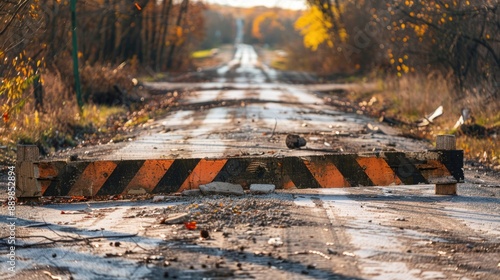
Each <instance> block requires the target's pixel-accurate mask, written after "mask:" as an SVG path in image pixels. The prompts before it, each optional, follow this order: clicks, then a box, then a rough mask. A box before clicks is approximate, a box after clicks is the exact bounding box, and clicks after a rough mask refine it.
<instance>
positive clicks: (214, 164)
mask: <svg viewBox="0 0 500 280" xmlns="http://www.w3.org/2000/svg"><path fill="white" fill-rule="evenodd" d="M226 162H227V159H201V160H200V162H198V164H197V165H196V167H195V168H194V169H193V171H192V172H191V174H189V176H188V177H187V178H186V180H185V181H184V183H183V184H182V186H181V187H180V188H179V191H183V190H187V189H197V188H198V187H199V186H200V185H203V184H208V183H210V182H212V181H213V180H214V179H215V177H216V176H217V174H219V172H220V171H221V169H222V168H223V167H224V165H225V164H226Z"/></svg>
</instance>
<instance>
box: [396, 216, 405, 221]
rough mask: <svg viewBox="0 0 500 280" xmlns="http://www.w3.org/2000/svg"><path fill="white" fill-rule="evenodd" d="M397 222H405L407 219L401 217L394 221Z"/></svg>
mask: <svg viewBox="0 0 500 280" xmlns="http://www.w3.org/2000/svg"><path fill="white" fill-rule="evenodd" d="M394 220H395V221H400V222H405V221H406V218H405V217H399V218H396V219H394Z"/></svg>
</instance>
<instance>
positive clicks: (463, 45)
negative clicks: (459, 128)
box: [0, 0, 500, 164]
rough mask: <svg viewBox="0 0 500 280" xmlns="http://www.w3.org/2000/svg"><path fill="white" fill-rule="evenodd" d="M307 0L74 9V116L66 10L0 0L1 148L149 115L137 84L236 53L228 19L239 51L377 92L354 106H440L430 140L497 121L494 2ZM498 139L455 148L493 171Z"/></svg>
mask: <svg viewBox="0 0 500 280" xmlns="http://www.w3.org/2000/svg"><path fill="white" fill-rule="evenodd" d="M305 1H306V0H305ZM307 3H308V9H307V10H305V11H292V10H284V9H280V8H265V7H255V8H235V7H226V6H216V5H208V4H206V3H203V1H192V0H191V1H189V0H137V1H131V0H79V1H76V23H77V26H78V28H77V30H76V32H77V36H78V51H79V52H78V59H79V63H80V75H81V81H82V95H83V99H84V102H85V106H83V108H79V107H78V105H77V103H76V99H75V88H74V75H73V70H72V67H73V64H72V60H71V51H72V44H71V43H72V41H71V31H72V30H71V1H69V0H44V1H40V0H0V20H1V21H0V81H1V83H0V104H1V105H0V111H1V114H2V121H1V122H0V143H1V145H4V146H12V145H15V143H18V142H30V143H38V144H40V145H41V146H44V147H46V149H47V150H48V151H55V150H57V149H60V148H64V147H69V146H75V145H80V144H81V143H82V141H85V140H84V139H86V137H87V138H88V135H94V136H95V138H98V137H99V135H100V133H106V132H108V131H110V130H117V129H118V128H119V127H123V126H124V123H126V122H129V123H130V119H131V118H135V117H136V116H137V115H138V113H137V112H136V113H135V115H133V114H134V113H133V112H134V111H137V110H139V109H140V110H142V109H144V107H143V106H142V107H141V106H139V105H138V106H135V105H134V104H135V103H137V102H135V101H137V100H135V99H134V98H136V99H137V98H138V100H140V96H139V95H137V96H134V94H133V93H134V92H135V91H136V90H137V80H134V78H136V77H145V79H149V78H151V77H154V78H155V79H157V78H159V77H160V78H164V79H168V78H169V77H172V76H174V75H176V74H177V73H182V72H185V71H195V70H196V68H197V60H198V58H197V57H196V56H195V55H194V54H195V53H196V51H200V50H210V49H212V48H219V47H221V46H224V45H231V44H233V41H234V36H235V29H236V26H235V22H236V19H237V18H242V19H243V20H244V23H245V38H244V41H245V43H248V44H253V45H256V46H259V49H260V50H264V51H268V52H271V53H273V52H272V51H276V50H279V51H280V53H282V54H283V53H284V54H286V55H277V56H275V57H274V58H273V59H272V60H271V61H270V64H271V65H272V66H273V67H275V68H278V69H280V70H284V71H286V70H294V71H307V72H312V73H315V74H317V75H318V77H319V79H320V81H323V82H339V81H340V82H360V83H363V82H367V81H371V82H375V83H378V84H379V87H378V89H377V91H376V92H370V93H350V95H349V96H348V98H350V99H351V101H352V102H356V103H362V102H366V101H367V100H371V99H372V98H373V97H376V99H377V100H379V102H378V103H379V104H380V105H379V106H381V108H379V110H378V111H379V112H382V111H383V113H384V114H390V115H393V116H398V117H400V118H402V119H407V120H409V121H412V120H414V119H415V118H418V117H421V116H422V115H424V114H427V113H430V112H431V111H433V110H434V109H435V108H436V107H437V106H439V105H443V106H444V107H445V108H446V109H445V110H446V113H447V114H446V115H447V117H445V118H444V119H443V121H442V122H441V123H440V124H439V125H437V126H435V127H433V129H432V131H431V132H430V135H432V134H435V133H442V132H446V133H450V132H451V133H454V132H455V131H453V129H452V128H451V127H452V126H453V124H454V122H455V121H456V119H457V118H458V117H459V116H460V111H461V109H462V108H469V109H470V110H471V112H472V113H473V116H474V118H473V119H472V120H471V122H473V123H474V124H476V123H477V124H478V125H481V126H483V127H487V128H493V130H489V131H493V132H494V131H495V130H494V128H495V127H498V126H499V125H500V113H499V112H500V110H499V109H500V104H499V101H498V100H499V95H500V4H499V2H498V1H497V0H475V1H472V0H469V1H464V0H431V1H409V0H373V1H365V0H307ZM148 77H149V78H148ZM139 80H140V78H139ZM123 95H126V96H127V98H124V97H123ZM134 102H135V103H134ZM139 103H140V102H139ZM150 111H151V110H146V113H147V114H151V112H150ZM120 114H121V115H122V116H124V117H113V116H116V115H120ZM132 115H133V116H132ZM148 116H149V115H148ZM149 117H152V116H149ZM136 119H137V118H136ZM146 119H147V118H146ZM142 120H144V118H142ZM493 132H492V133H486V132H484V133H483V132H480V133H479V134H482V135H475V136H476V137H465V138H463V140H462V142H461V143H460V145H461V147H462V148H463V149H464V150H465V151H466V154H467V155H468V156H469V157H471V158H476V159H479V160H481V161H484V162H489V163H496V164H498V163H499V162H500V160H498V156H499V155H498V154H499V147H498V144H497V142H498V141H497V140H496V134H494V133H493ZM492 135H494V136H495V137H492ZM477 136H479V137H477Z"/></svg>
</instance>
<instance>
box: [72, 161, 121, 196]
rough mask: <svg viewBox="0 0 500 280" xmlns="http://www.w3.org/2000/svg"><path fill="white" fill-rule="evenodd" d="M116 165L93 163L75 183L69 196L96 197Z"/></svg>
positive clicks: (105, 162) (108, 162) (100, 162)
mask: <svg viewBox="0 0 500 280" xmlns="http://www.w3.org/2000/svg"><path fill="white" fill-rule="evenodd" d="M115 168H116V163H114V162H112V161H96V162H91V163H89V165H87V167H86V168H85V170H84V171H83V173H82V175H80V178H78V180H77V181H76V182H75V184H74V185H73V187H72V188H71V190H70V191H69V193H68V195H83V196H94V195H96V194H97V192H98V191H99V190H100V189H101V187H102V186H103V185H104V183H105V182H106V180H107V179H108V178H109V176H110V175H111V173H112V172H113V170H115Z"/></svg>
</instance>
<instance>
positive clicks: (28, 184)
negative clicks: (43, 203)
mask: <svg viewBox="0 0 500 280" xmlns="http://www.w3.org/2000/svg"><path fill="white" fill-rule="evenodd" d="M39 156H40V154H39V151H38V147H37V146H35V145H17V160H16V196H17V197H39V196H41V195H42V189H41V185H40V184H39V183H38V181H37V179H36V178H37V177H38V174H36V173H38V170H37V169H36V168H35V165H34V162H36V161H38V159H39Z"/></svg>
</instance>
